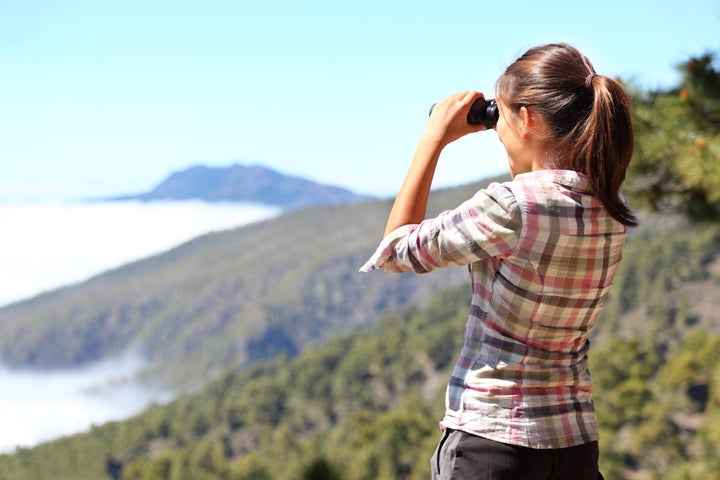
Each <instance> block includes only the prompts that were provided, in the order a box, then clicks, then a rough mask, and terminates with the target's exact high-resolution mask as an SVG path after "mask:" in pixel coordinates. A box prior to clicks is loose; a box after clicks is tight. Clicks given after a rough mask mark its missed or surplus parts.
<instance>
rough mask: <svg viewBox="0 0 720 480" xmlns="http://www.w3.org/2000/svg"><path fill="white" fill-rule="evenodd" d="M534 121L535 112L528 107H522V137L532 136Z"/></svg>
mask: <svg viewBox="0 0 720 480" xmlns="http://www.w3.org/2000/svg"><path fill="white" fill-rule="evenodd" d="M533 123H534V118H533V114H532V112H531V111H530V110H528V109H527V107H520V124H521V127H522V130H521V131H520V135H521V137H522V139H523V140H524V139H527V138H528V137H529V136H530V132H532V127H533V125H532V124H533Z"/></svg>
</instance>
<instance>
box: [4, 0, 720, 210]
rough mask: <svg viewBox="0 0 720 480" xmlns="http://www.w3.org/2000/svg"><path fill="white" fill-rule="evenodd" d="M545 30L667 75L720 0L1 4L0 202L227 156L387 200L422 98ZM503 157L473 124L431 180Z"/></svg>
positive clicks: (695, 45) (104, 184)
mask: <svg viewBox="0 0 720 480" xmlns="http://www.w3.org/2000/svg"><path fill="white" fill-rule="evenodd" d="M554 41H565V42H569V43H572V44H574V45H575V46H577V47H578V48H580V49H581V50H582V51H583V52H584V53H585V54H587V55H588V57H589V58H590V59H591V61H593V63H594V64H595V68H596V70H597V71H598V72H599V73H602V74H607V75H613V76H620V77H622V78H625V79H632V80H633V81H634V82H635V83H636V84H638V85H642V86H644V87H647V88H662V87H666V86H672V85H674V84H675V82H676V81H677V79H678V77H677V74H676V72H675V69H674V67H675V65H677V64H678V63H679V62H681V61H683V60H684V59H686V58H687V57H688V56H690V55H697V54H701V53H704V52H706V51H709V50H714V51H718V50H720V2H718V1H717V0H715V1H711V0H687V1H685V2H683V3H682V4H679V3H676V2H658V1H644V0H642V1H635V2H631V1H623V2H621V1H618V0H608V1H604V2H594V3H582V2H577V1H556V2H537V1H525V2H522V1H514V2H513V1H503V2H483V1H480V0H475V1H466V0H456V1H449V2H441V1H424V0H418V1H412V2H411V1H406V2H391V1H376V0H364V1H362V2H356V1H333V2H324V1H316V2H312V1H310V0H304V1H294V0H285V1H280V0H266V1H262V2H260V1H243V0H237V1H224V0H211V1H205V2H200V1H194V2H190V1H178V0H174V1H167V0H156V1H152V2H149V1H139V0H124V1H116V0H104V1H97V0H87V1H82V0H63V1H58V0H0V132H2V133H1V134H0V159H1V161H2V174H1V175H0V200H3V199H8V198H13V197H15V198H19V197H23V198H40V197H63V198H67V197H73V196H85V195H88V194H105V193H126V192H136V191H141V190H146V189H148V188H150V187H152V186H153V185H154V184H156V183H158V182H159V181H161V180H162V179H163V178H164V177H165V176H166V175H167V174H169V173H170V172H171V171H174V170H178V169H182V168H186V167H188V166H190V165H194V164H206V165H228V164H230V163H234V162H240V163H246V164H247V163H259V164H263V165H266V166H269V167H272V168H275V169H277V170H280V171H282V172H285V173H288V174H295V175H300V176H303V177H306V178H311V179H314V180H318V181H322V182H327V183H332V184H336V185H340V186H344V187H347V188H350V189H352V190H355V191H358V192H363V193H371V194H376V195H383V196H385V195H387V196H390V195H393V194H394V191H395V189H396V188H397V187H398V186H399V184H400V183H401V181H402V178H403V176H404V173H405V170H406V167H407V165H408V163H409V161H410V159H411V157H412V154H413V151H414V147H415V142H416V140H417V138H418V136H419V135H420V133H421V132H422V129H423V127H424V124H425V121H426V118H427V112H428V108H429V106H430V105H431V104H432V103H434V102H435V101H437V100H439V99H441V98H443V97H445V96H447V95H449V94H451V93H453V92H455V91H459V90H465V89H477V90H481V91H486V92H492V89H493V86H494V82H495V79H496V78H497V76H498V75H499V74H500V73H501V72H502V70H503V69H504V67H505V66H506V65H507V64H508V63H510V62H511V61H512V60H513V59H514V58H515V57H516V56H518V55H519V54H520V53H522V52H523V51H524V50H525V49H527V48H528V47H530V46H533V45H536V44H539V43H546V42H554ZM505 169H506V164H505V157H504V154H503V152H502V150H501V147H500V146H499V144H498V143H497V139H496V137H495V136H494V133H492V132H491V133H479V134H476V135H473V136H471V137H469V138H465V139H462V140H461V141H460V142H458V143H457V144H454V145H451V146H450V147H449V148H448V150H447V151H446V153H445V154H444V156H443V158H442V160H441V164H440V166H439V168H438V171H437V176H436V181H435V186H436V187H439V186H447V185H455V184H459V183H465V182H468V181H472V180H475V179H479V178H482V177H485V176H488V175H493V174H496V173H501V172H504V171H505Z"/></svg>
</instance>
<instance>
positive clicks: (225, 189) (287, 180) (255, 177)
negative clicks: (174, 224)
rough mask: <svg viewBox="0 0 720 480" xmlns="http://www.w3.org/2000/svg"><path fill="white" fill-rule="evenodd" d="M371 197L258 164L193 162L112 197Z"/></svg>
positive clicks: (269, 200)
mask: <svg viewBox="0 0 720 480" xmlns="http://www.w3.org/2000/svg"><path fill="white" fill-rule="evenodd" d="M369 198H370V197H368V196H365V195H359V194H356V193H353V192H351V191H350V190H347V189H344V188H339V187H334V186H329V185H322V184H319V183H316V182H312V181H310V180H306V179H303V178H300V177H294V176H289V175H284V174H281V173H279V172H276V171H274V170H271V169H269V168H266V167H263V166H260V165H249V166H245V165H239V164H235V165H230V166H228V167H207V166H194V167H190V168H188V169H186V170H182V171H179V172H175V173H172V174H171V175H170V176H169V177H168V178H166V179H165V180H164V181H162V182H161V183H160V184H159V185H157V186H156V187H155V188H153V189H152V190H151V191H149V192H146V193H141V194H136V195H123V196H117V197H113V198H111V200H141V201H146V202H151V201H157V200H189V199H197V200H204V201H207V202H251V203H262V204H266V205H273V206H279V207H282V208H286V209H297V208H302V207H307V206H310V205H323V204H340V203H355V202H359V201H364V200H368V199H369Z"/></svg>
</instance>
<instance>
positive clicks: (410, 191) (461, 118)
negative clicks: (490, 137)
mask: <svg viewBox="0 0 720 480" xmlns="http://www.w3.org/2000/svg"><path fill="white" fill-rule="evenodd" d="M482 96H483V94H482V93H480V92H474V91H468V92H461V93H456V94H455V95H451V96H450V97H448V98H446V99H445V100H443V101H441V102H438V103H437V104H436V105H435V107H434V108H433V111H432V114H431V115H430V119H429V120H428V123H427V126H426V127H425V132H424V133H423V135H422V137H421V138H420V142H419V143H418V146H417V150H416V151H415V156H414V157H413V161H412V163H411V164H410V169H409V170H408V173H407V175H406V176H405V181H404V182H403V184H402V186H401V187H400V191H399V192H398V195H397V197H395V203H394V204H393V207H392V210H390V215H389V216H388V221H387V224H386V225H385V235H386V236H387V235H388V234H389V233H390V232H392V231H393V230H395V229H396V228H398V227H400V226H403V225H408V224H415V223H419V222H421V221H422V220H424V219H425V209H426V208H427V201H428V196H429V195H430V187H431V186H432V179H433V176H434V175H435V167H436V166H437V162H438V159H439V158H440V152H442V150H443V148H445V146H446V145H447V144H449V143H451V142H454V141H455V140H457V139H458V138H460V137H462V136H464V135H467V134H468V133H472V132H479V131H481V130H486V129H487V127H485V125H470V124H469V123H468V122H467V115H468V112H469V111H470V106H471V105H472V104H473V102H474V101H475V100H476V99H478V98H480V97H482Z"/></svg>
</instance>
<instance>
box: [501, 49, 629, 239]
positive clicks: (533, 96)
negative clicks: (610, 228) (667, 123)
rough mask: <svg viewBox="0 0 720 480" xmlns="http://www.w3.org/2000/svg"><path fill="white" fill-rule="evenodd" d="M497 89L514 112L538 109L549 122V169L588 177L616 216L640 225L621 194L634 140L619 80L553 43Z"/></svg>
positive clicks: (511, 70)
mask: <svg viewBox="0 0 720 480" xmlns="http://www.w3.org/2000/svg"><path fill="white" fill-rule="evenodd" d="M496 90H497V96H498V98H502V99H503V100H504V102H505V103H506V104H507V105H509V106H510V107H511V108H515V109H519V108H520V107H522V106H526V107H532V108H533V109H534V110H535V111H536V112H537V113H538V114H539V115H540V116H541V117H542V118H543V119H544V120H545V122H546V123H547V125H548V127H549V129H550V135H551V137H552V138H550V140H551V141H552V142H549V143H552V144H553V145H554V148H553V151H552V152H550V154H549V156H548V159H547V161H548V162H550V163H552V164H553V165H547V166H548V167H553V168H565V169H572V170H575V171H577V172H580V173H583V174H585V175H586V176H587V177H588V180H589V182H590V185H591V186H592V188H593V189H594V192H595V194H596V195H597V197H598V199H599V200H600V202H601V203H602V204H603V206H604V207H605V209H606V210H607V212H608V214H609V215H610V216H611V217H613V218H614V219H615V220H617V221H618V222H620V223H622V224H623V225H626V226H636V225H637V224H638V221H637V218H636V217H635V215H634V214H633V213H632V211H630V209H629V208H628V207H627V205H626V204H625V203H624V201H623V200H622V198H621V196H620V186H621V185H622V182H623V181H624V180H625V173H626V171H627V167H628V165H629V164H630V158H631V157H632V153H633V147H634V139H633V129H632V120H631V115H630V105H631V102H630V98H629V97H628V95H627V93H626V92H625V89H624V88H623V87H622V85H621V84H620V83H619V82H618V81H616V80H613V79H611V78H609V77H605V76H603V75H597V74H596V73H595V70H594V69H593V67H592V65H591V64H590V61H589V60H588V59H587V58H586V57H585V56H584V55H583V54H581V53H580V52H579V51H578V50H577V49H575V48H574V47H572V46H570V45H567V44H550V45H544V46H540V47H535V48H532V49H530V50H528V51H527V52H526V53H525V54H524V55H522V56H521V57H520V58H518V59H517V60H516V61H515V62H514V63H512V64H511V65H510V66H509V67H508V68H507V70H506V71H505V73H504V74H503V75H502V76H501V77H500V78H499V79H498V81H497V85H496Z"/></svg>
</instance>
